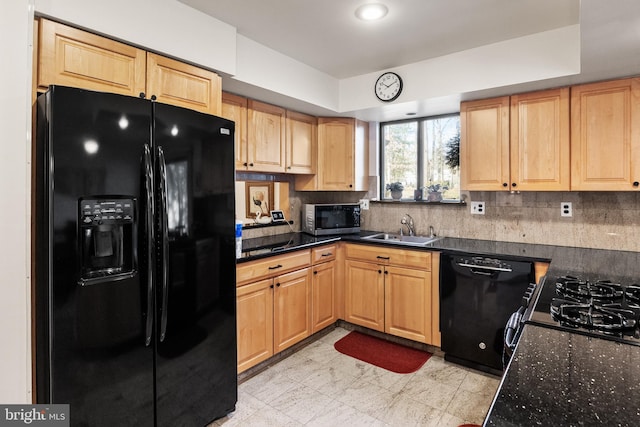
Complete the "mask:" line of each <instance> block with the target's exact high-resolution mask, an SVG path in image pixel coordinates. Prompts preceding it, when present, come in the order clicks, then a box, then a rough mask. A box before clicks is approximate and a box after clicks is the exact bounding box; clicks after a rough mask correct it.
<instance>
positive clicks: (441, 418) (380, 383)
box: [211, 328, 499, 427]
mask: <svg viewBox="0 0 640 427" xmlns="http://www.w3.org/2000/svg"><path fill="white" fill-rule="evenodd" d="M347 333H349V331H347V330H345V329H342V328H337V329H335V330H334V331H332V332H330V333H329V334H327V335H325V336H324V337H322V338H320V339H319V340H318V341H316V342H314V343H312V344H310V345H308V346H307V347H305V348H303V349H301V350H300V351H298V352H297V353H294V354H293V355H291V356H289V357H288V358H286V359H284V360H283V361H281V362H279V363H278V364H276V365H274V366H272V367H270V368H268V369H267V370H265V371H263V372H262V373H260V374H258V375H257V376H255V377H253V378H251V379H249V380H247V381H246V382H244V383H242V384H240V386H239V387H238V404H237V406H236V411H235V412H233V413H231V414H229V415H228V416H227V417H225V418H222V419H220V420H217V421H216V422H215V423H213V424H211V426H216V427H218V426H225V427H231V426H278V427H281V426H283V427H284V426H349V427H357V426H403V427H404V426H445V427H446V426H458V425H460V424H464V423H476V424H482V421H483V419H484V417H485V415H486V413H487V411H488V409H489V406H490V404H491V401H492V399H493V395H494V394H495V391H496V389H497V388H498V384H499V379H498V377H495V376H492V375H488V374H484V373H481V372H478V371H475V370H472V369H467V368H464V367H461V366H459V365H456V364H453V363H450V362H446V361H444V359H442V358H441V357H438V356H432V357H431V358H430V359H429V360H428V361H427V363H425V364H424V366H422V368H420V369H419V370H418V371H417V372H415V373H412V374H396V373H394V372H390V371H387V370H385V369H381V368H378V367H376V366H373V365H369V364H367V363H364V362H361V361H359V360H357V359H354V358H351V357H349V356H346V355H343V354H341V353H339V352H338V351H336V350H335V349H334V348H333V344H334V343H335V342H336V341H337V340H339V339H340V338H342V337H343V336H345V335H346V334H347Z"/></svg>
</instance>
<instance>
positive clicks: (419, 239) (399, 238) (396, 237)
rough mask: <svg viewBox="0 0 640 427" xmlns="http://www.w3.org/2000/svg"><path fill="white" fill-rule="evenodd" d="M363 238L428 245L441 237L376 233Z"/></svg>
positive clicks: (412, 244)
mask: <svg viewBox="0 0 640 427" xmlns="http://www.w3.org/2000/svg"><path fill="white" fill-rule="evenodd" d="M363 239H367V240H375V241H378V242H385V243H393V244H396V245H405V246H429V245H431V244H433V243H434V242H437V241H438V240H441V239H442V237H425V236H403V235H400V234H390V233H378V234H372V235H371V236H366V237H363Z"/></svg>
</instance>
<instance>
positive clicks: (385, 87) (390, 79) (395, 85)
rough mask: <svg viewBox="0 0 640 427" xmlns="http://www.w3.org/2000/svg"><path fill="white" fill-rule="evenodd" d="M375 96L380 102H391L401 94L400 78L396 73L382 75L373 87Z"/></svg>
mask: <svg viewBox="0 0 640 427" xmlns="http://www.w3.org/2000/svg"><path fill="white" fill-rule="evenodd" d="M374 90H375V92H376V96H377V97H378V99H379V100H380V101H384V102H391V101H394V100H395V99H396V98H398V97H399V96H400V93H402V78H401V77H400V76H399V75H397V74H396V73H392V72H390V71H388V72H386V73H383V74H382V75H381V76H380V77H378V80H376V85H375V87H374Z"/></svg>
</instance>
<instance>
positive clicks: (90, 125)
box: [36, 87, 154, 426]
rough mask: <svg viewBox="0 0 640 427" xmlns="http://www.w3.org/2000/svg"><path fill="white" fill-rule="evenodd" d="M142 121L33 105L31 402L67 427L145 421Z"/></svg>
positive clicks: (138, 113) (64, 105)
mask: <svg viewBox="0 0 640 427" xmlns="http://www.w3.org/2000/svg"><path fill="white" fill-rule="evenodd" d="M150 112H151V105H150V103H149V102H148V101H144V100H141V99H137V98H130V97H124V96H120V95H112V94H101V93H94V92H88V91H82V90H78V89H72V88H65V87H53V88H52V89H51V90H50V91H49V92H48V93H47V94H45V95H42V96H41V97H40V98H39V99H38V127H39V128H38V135H37V168H36V170H37V176H36V186H37V187H36V188H37V189H36V196H37V203H36V204H37V225H36V247H38V253H37V262H36V268H37V270H36V286H37V287H36V295H37V316H36V324H37V326H36V327H37V331H38V340H37V359H38V362H37V363H38V365H37V366H38V368H37V394H38V402H40V403H68V404H70V409H71V416H72V422H73V424H74V425H91V426H114V425H136V426H143V425H149V426H151V425H153V421H154V420H153V402H154V400H153V349H152V347H146V346H145V328H144V325H145V320H146V319H145V315H146V313H145V312H146V310H145V307H147V297H146V285H147V281H146V279H147V274H145V273H144V272H145V270H146V261H145V259H144V258H142V257H140V256H138V255H139V254H138V253H137V252H138V246H139V245H140V244H141V242H142V241H144V237H145V236H144V233H145V226H144V223H145V221H144V219H141V218H144V215H143V213H142V211H144V209H145V206H146V202H145V201H144V200H143V199H144V197H143V195H141V182H140V181H141V179H140V178H141V176H142V173H141V172H140V167H141V161H142V156H143V147H144V144H145V143H148V142H149V129H150V125H151V119H150V118H151V115H150ZM125 205H127V206H126V207H125Z"/></svg>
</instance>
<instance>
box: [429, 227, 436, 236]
mask: <svg viewBox="0 0 640 427" xmlns="http://www.w3.org/2000/svg"><path fill="white" fill-rule="evenodd" d="M429 237H436V232H435V230H434V229H433V225H430V226H429Z"/></svg>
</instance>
